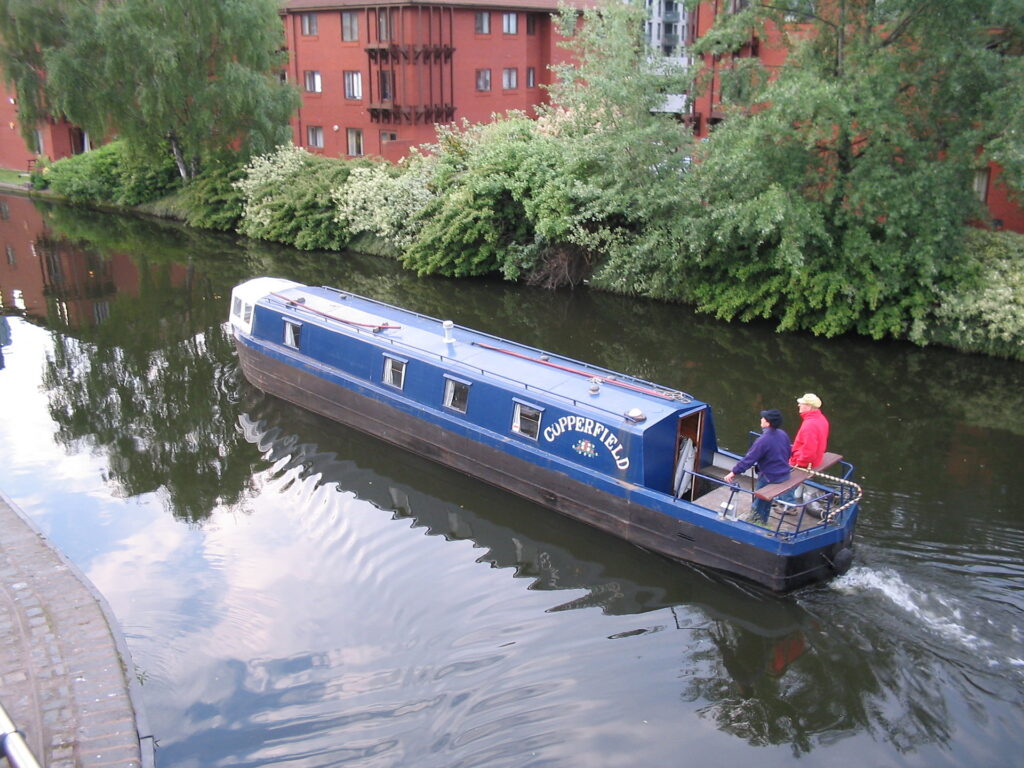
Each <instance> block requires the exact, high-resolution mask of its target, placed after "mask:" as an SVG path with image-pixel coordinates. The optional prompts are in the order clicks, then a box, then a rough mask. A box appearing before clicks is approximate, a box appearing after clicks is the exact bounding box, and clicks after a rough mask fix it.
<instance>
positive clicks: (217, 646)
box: [0, 197, 1024, 768]
mask: <svg viewBox="0 0 1024 768" xmlns="http://www.w3.org/2000/svg"><path fill="white" fill-rule="evenodd" d="M6 200H7V201H8V206H7V207H8V210H9V211H10V217H9V218H8V219H6V220H3V221H0V238H5V239H6V242H5V244H8V245H11V246H12V247H13V250H14V256H13V263H12V261H11V256H10V253H11V252H10V251H8V259H7V263H6V264H0V291H2V295H3V300H4V304H5V309H6V310H8V311H10V312H12V313H13V314H11V315H8V317H7V326H8V327H7V331H8V334H7V335H6V336H0V338H3V339H6V342H9V343H5V345H4V346H3V347H2V351H3V355H4V357H3V361H4V367H3V369H2V370H0V402H2V403H3V404H4V408H3V416H2V417H0V451H2V453H3V456H4V458H5V461H3V462H2V464H0V488H3V490H4V491H5V492H6V493H7V494H8V495H10V496H11V497H12V498H13V499H14V500H15V501H17V502H18V504H19V505H20V506H21V507H22V508H24V509H25V510H26V511H27V512H29V513H30V514H31V515H32V516H33V517H34V519H35V520H36V521H37V523H38V524H39V525H40V526H41V527H42V528H43V529H44V530H45V531H46V532H47V533H48V534H49V535H50V536H51V537H52V539H53V540H54V541H55V542H56V543H57V544H58V545H59V546H61V547H62V548H63V549H64V550H65V551H66V552H67V553H68V555H69V556H70V557H71V558H72V559H73V560H74V561H75V562H76V563H77V564H78V565H79V566H80V567H81V568H82V569H83V571H85V572H86V573H87V574H88V575H89V577H90V578H91V579H92V580H93V581H94V583H95V584H96V585H97V586H98V587H99V589H100V590H101V591H102V592H103V593H104V595H105V596H106V597H107V599H108V600H109V601H110V603H111V605H112V607H113V609H114V611H115V613H116V614H117V616H118V618H119V620H120V622H121V624H122V626H123V628H124V630H125V633H126V635H127V637H128V642H129V646H130V647H131V650H132V653H133V655H134V658H135V662H136V664H137V666H138V667H139V669H140V673H141V675H142V678H143V680H144V685H143V692H144V696H145V701H146V705H147V709H148V714H149V719H150V721H151V724H152V727H153V730H154V732H155V735H156V737H157V739H158V742H159V749H158V752H157V760H158V764H159V765H160V766H176V767H178V766H186V767H187V766H213V765H224V766H259V765H269V764H280V765H289V766H327V765H353V766H360V767H363V766H408V767H409V768H412V767H415V768H420V767H422V766H437V767H438V768H441V767H444V768H448V767H450V766H609V767H612V766H636V765H651V766H662V765H681V764H687V765H689V764H693V765H701V766H717V765H723V766H724V765H730V766H731V765H738V764H746V763H751V764H756V765H758V766H782V765H788V764H790V763H791V762H792V761H793V760H794V759H801V760H806V761H807V762H808V764H812V765H823V764H828V765H864V766H889V765H892V766H905V765H906V766H909V765H929V766H933V765H949V766H960V765H986V766H1000V765H1016V764H1019V755H1018V752H1019V746H1020V745H1021V743H1022V736H1021V733H1022V731H1021V725H1022V720H1021V715H1020V712H1021V705H1022V703H1024V628H1022V626H1021V615H1022V613H1021V609H1022V607H1024V599H1022V594H1024V564H1022V554H1024V531H1022V529H1024V504H1022V502H1021V497H1020V495H1019V492H1020V490H1019V489H1020V487H1021V486H1020V480H1019V478H1020V475H1021V472H1020V469H1019V460H1020V458H1019V457H1020V456H1022V455H1024V386H1022V383H1024V366H1022V365H1021V364H1019V363H1011V362H1004V361H997V360H990V359H986V358H980V357H968V356H963V355H959V354H955V353H952V352H947V351H943V350H930V349H928V350H921V349H917V348H915V347H911V346H907V345H903V344H885V343H872V342H868V341H864V340H859V339H838V340H836V339H833V340H829V341H825V340H820V339H815V338H813V337H808V336H802V335H779V334H776V333H774V332H773V331H772V330H771V328H770V327H768V326H758V325H748V326H730V325H725V324H722V323H719V322H716V321H714V320H711V319H708V318H706V317H700V316H697V315H694V314H693V313H692V312H691V311H690V310H688V309H686V308H683V307H674V306H667V305H661V304H654V303H650V302H640V301H634V300H629V299H623V298H618V297H613V296H605V295H600V294H596V293H589V292H587V291H578V292H576V293H547V292H542V291H534V290H530V289H525V288H521V287H515V286H511V285H507V284H504V283H500V282H493V281H467V282H449V281H442V280H424V279H418V278H416V277H415V276H413V275H410V274H408V273H406V272H402V271H401V270H399V269H398V268H396V267H395V265H394V264H392V263H391V262H388V261H385V260H381V259H375V258H367V257H358V256H352V255H337V254H303V253H298V252H294V251H291V250H289V249H284V248H276V247H274V246H270V245H266V244H253V243H249V242H245V241H237V240H236V239H234V238H230V237H213V236H208V235H203V234H197V233H194V232H188V231H186V230H183V229H180V228H178V227H174V226H167V225H162V224H158V223H153V222H149V221H144V220H139V219H134V218H128V217H118V216H112V215H106V214H97V213H83V212H80V211H75V210H72V209H67V208H49V207H46V208H42V209H41V210H36V209H35V208H34V207H32V206H31V205H30V204H28V203H27V201H24V200H21V199H19V198H15V197H8V198H6ZM262 274H271V275H278V276H282V277H289V278H292V279H296V280H300V281H303V282H308V283H318V284H328V285H335V286H338V287H342V288H345V289H347V290H351V291H355V292H357V293H363V294H366V295H369V296H373V297H375V298H379V299H383V300H385V301H388V302H391V303H394V304H399V305H402V306H405V307H408V308H411V309H414V310H417V311H420V312H425V313H428V314H431V315H435V316H440V317H444V318H451V319H453V320H455V321H456V322H457V323H460V324H462V325H467V326H471V327H476V328H479V329H481V330H484V331H488V332H491V333H495V334H500V335H503V336H509V337H512V338H515V339H517V340H519V341H523V342H525V343H528V344H531V345H533V346H536V347H540V348H544V349H550V350H553V351H557V352H559V353H562V354H567V355H570V356H572V357H575V358H578V359H583V360H587V361H590V362H595V363H598V364H600V365H603V366H606V367H609V368H612V369H619V370H624V371H626V372H628V373H632V374H636V375H639V376H643V377H645V378H648V379H652V380H654V381H658V382H660V383H663V384H666V385H669V386H672V387H678V388H681V389H684V390H686V391H689V392H692V393H694V394H695V395H697V396H698V397H700V398H702V399H705V400H707V401H709V402H711V403H713V404H714V406H715V418H716V422H717V428H718V433H719V439H720V440H721V441H722V442H723V443H724V444H725V445H727V446H730V447H741V446H743V445H745V441H746V434H747V432H748V430H750V429H752V428H754V427H756V421H757V413H758V411H759V410H760V409H761V408H764V407H779V408H782V409H783V411H784V412H785V413H786V414H787V416H788V417H789V426H795V424H796V418H797V417H796V409H795V402H794V401H795V398H796V397H798V396H799V395H801V394H803V393H804V392H806V391H813V392H816V393H818V394H819V395H820V396H821V397H822V399H823V400H824V402H825V406H824V410H825V411H826V413H827V414H828V416H829V418H830V419H831V421H832V441H831V448H832V449H833V450H836V451H839V452H841V453H843V454H844V455H845V456H846V457H848V458H849V459H850V460H851V461H853V462H854V464H855V465H856V467H857V474H858V478H859V480H860V481H861V483H862V484H863V485H864V487H865V489H866V496H865V499H864V502H863V504H862V512H861V518H860V525H859V529H858V556H857V560H856V562H855V565H854V568H853V569H852V570H851V571H850V572H849V573H848V574H847V575H845V576H844V577H842V578H841V579H839V580H837V581H834V582H832V583H830V584H827V585H822V586H819V587H815V588H812V589H808V590H804V591H802V592H799V593H797V594H795V595H791V596H788V597H783V598H780V597H775V596H770V595H766V594H763V593H761V592H758V591H756V590H754V589H752V588H748V587H745V586H742V585H738V584H735V583H732V582H730V581H728V580H726V579H723V578H720V577H717V576H715V575H713V574H708V573H704V572H700V571H698V570H695V569H691V568H687V567H685V566H680V565H677V564H672V563H669V562H667V561H664V560H662V559H660V558H658V557H656V556H653V555H650V554H647V553H644V552H642V551H639V550H637V549H634V548H632V547H630V546H628V545H625V544H623V543H622V542H619V541H617V540H615V539H613V538H610V537H608V536H606V535H604V534H601V533H598V532H596V531H593V530H590V529H588V528H586V527H584V526H581V525H578V524H575V523H573V522H571V521H567V520H564V519H561V518H559V517H557V516H555V515H553V514H552V513H550V512H548V511H546V510H543V509H540V508H537V507H535V506H532V505H530V504H528V503H526V502H523V501H520V500H518V499H516V498H514V497H512V496H509V495H507V494H504V493H502V492H500V491H498V490H495V489H492V488H489V487H487V486H484V485H482V484H480V483H477V482H475V481H473V480H470V479H467V478H465V477H463V476H461V475H459V474H457V473H454V472H452V471H449V470H446V469H444V468H441V467H438V466H435V465H432V464H430V463H429V462H426V461H424V460H421V459H418V458H416V457H413V456H411V455H408V454H405V453H403V452H401V451H398V450H396V449H392V448H389V447H387V446H385V445H383V444H380V443H377V442H375V441H374V440H372V439H369V438H366V437H364V436H362V435H360V434H358V433H353V432H351V431H349V430H347V429H345V428H343V427H341V426H339V425H336V424H333V423H330V422H327V421H325V420H323V419H320V418H318V417H315V416H312V415H310V414H308V413H306V412H303V411H301V410H300V409H297V408H294V407H291V406H287V405H284V404H282V403H280V402H277V401H274V400H272V399H269V398H266V397H264V396H263V395H261V394H260V393H258V392H256V391H255V390H253V389H252V388H251V387H249V386H248V385H247V384H246V383H245V382H244V381H243V380H241V378H240V377H239V375H238V372H237V368H236V362H235V356H234V352H233V349H232V347H231V344H230V343H229V340H228V338H227V336H226V334H225V332H224V329H223V327H222V324H223V322H224V320H225V319H226V315H227V301H226V297H227V295H228V294H229V292H230V289H231V287H232V286H233V285H234V284H235V283H237V282H239V281H240V280H243V279H245V278H247V277H250V276H253V275H262ZM15 310H17V311H15Z"/></svg>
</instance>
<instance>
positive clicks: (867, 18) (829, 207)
mask: <svg viewBox="0 0 1024 768" xmlns="http://www.w3.org/2000/svg"><path fill="white" fill-rule="evenodd" d="M815 5H816V7H815ZM1020 10H1021V0H1006V2H999V3H993V2H991V0H961V1H959V2H956V3H947V2H938V0H885V2H884V3H883V2H875V1H874V0H827V2H820V3H817V4H812V3H806V2H800V3H794V2H790V1H789V0H778V1H777V2H770V1H766V2H760V3H751V4H749V5H748V6H747V7H746V8H745V9H744V10H741V11H740V12H738V13H735V14H732V15H724V16H720V17H719V18H718V19H717V20H716V24H715V28H714V30H713V31H712V33H711V34H709V35H707V36H706V37H705V38H703V39H702V40H701V41H699V43H698V45H697V47H696V49H695V50H696V52H697V53H699V54H714V55H717V56H723V57H724V59H722V63H721V66H722V67H723V69H724V70H725V74H724V75H723V82H722V94H723V99H724V100H726V101H727V102H728V103H727V104H726V106H727V107H731V108H732V115H731V116H730V117H728V118H727V120H726V121H725V122H724V123H723V124H722V125H721V126H720V127H718V128H716V130H715V131H714V133H713V134H712V135H711V137H710V139H709V140H708V141H707V142H706V143H705V144H704V145H703V147H702V151H701V153H700V157H699V163H698V164H697V167H696V170H695V171H694V173H693V174H691V176H690V178H689V182H691V183H690V184H688V185H687V194H688V202H687V207H686V215H685V216H684V217H683V218H682V221H681V227H682V232H683V238H684V240H685V243H686V251H685V256H684V258H681V259H677V260H674V261H672V262H670V263H668V264H665V265H664V266H666V267H667V269H666V270H665V271H664V272H663V273H662V274H660V275H658V276H657V285H656V290H655V293H658V294H661V295H666V296H679V295H680V294H683V293H685V296H686V297H687V298H692V299H695V300H696V301H698V302H699V303H700V304H701V305H702V306H703V307H704V308H705V309H708V310H711V311H713V312H715V313H716V314H718V315H719V316H721V317H734V316H739V317H741V318H744V319H748V318H752V317H758V316H760V317H772V318H776V319H778V320H779V323H780V325H779V327H780V329H786V328H808V329H810V330H812V331H814V332H816V333H824V334H829V335H832V334H837V333H842V332H845V331H848V330H857V331H859V332H861V333H866V334H869V335H871V336H874V337H881V336H884V335H888V334H892V335H895V336H909V337H910V338H912V339H916V340H923V338H924V326H925V324H926V322H927V321H928V320H929V317H930V313H931V311H932V309H933V308H934V306H935V304H936V299H937V296H938V295H939V294H940V293H941V292H942V291H944V290H947V289H949V288H950V287H951V286H952V285H954V284H955V282H956V280H957V279H958V276H959V275H962V274H964V272H965V270H966V261H967V259H966V255H965V253H964V248H963V235H964V232H965V226H966V225H967V224H968V222H970V221H971V220H972V219H974V220H977V219H980V218H981V216H982V209H981V207H980V204H979V201H978V200H977V198H976V197H975V196H974V195H973V192H972V180H973V177H974V175H975V173H976V172H977V171H978V170H979V169H981V168H984V165H985V156H984V155H983V154H982V148H983V147H985V146H988V145H992V146H997V147H1000V148H1001V149H1002V151H1003V152H1004V153H1005V154H1007V155H1009V154H1011V152H1012V150H1011V149H1009V147H1007V146H1006V145H1007V143H1009V144H1010V145H1011V146H1014V147H1016V149H1017V151H1018V152H1019V149H1020V146H1021V137H1020V134H1019V129H1018V130H1017V135H1016V137H1015V138H1014V137H1013V135H1012V131H1013V130H1014V129H1015V127H1016V126H1017V125H1018V124H1017V123H1008V122H1006V118H1005V117H1003V115H1005V114H1006V112H1004V110H1007V111H1008V110H1009V109H1011V107H1012V108H1016V109H1018V110H1019V102H1016V101H1015V102H1012V104H1011V105H1007V104H1001V103H1000V95H1001V94H1004V95H1005V94H1006V93H1007V92H1008V91H1009V90H1011V89H1013V88H1017V89H1019V83H1020V75H1019V72H1020V60H1019V58H1018V57H1014V56H1008V55H1006V51H1005V50H1003V51H1001V50H999V48H998V46H994V45H993V44H992V43H993V30H997V29H998V30H1009V31H1010V34H1011V37H1012V36H1014V35H1016V36H1019V31H1020V29H1021V23H1022V18H1024V17H1022V15H1021V13H1020ZM795 21H800V22H802V23H801V24H800V25H799V27H797V29H799V32H800V34H799V35H792V36H790V35H788V34H787V29H792V28H793V27H794V22H795ZM773 28H774V30H781V32H782V42H783V44H784V45H786V46H787V47H788V48H789V54H788V58H787V59H786V62H785V64H784V65H783V66H782V67H780V68H779V69H778V70H777V71H776V72H775V73H774V75H773V76H769V75H768V73H766V72H764V71H763V70H761V68H759V67H758V66H757V64H758V62H757V61H756V60H746V61H743V62H742V64H743V66H734V67H732V69H731V71H730V70H729V68H728V62H729V55H728V54H729V53H730V52H732V51H735V50H738V47H739V46H740V45H741V44H743V43H744V42H746V41H748V40H749V39H750V36H751V33H752V32H754V33H757V34H758V35H759V37H760V38H761V39H762V40H770V39H771V35H772V32H773ZM1013 30H1016V32H1013ZM1017 39H1019V37H1018V38H1017ZM698 82H699V80H698ZM684 272H685V273H686V275H687V276H688V277H689V283H688V285H689V286H690V287H689V288H687V289H680V288H679V284H680V283H681V282H682V281H683V274H684Z"/></svg>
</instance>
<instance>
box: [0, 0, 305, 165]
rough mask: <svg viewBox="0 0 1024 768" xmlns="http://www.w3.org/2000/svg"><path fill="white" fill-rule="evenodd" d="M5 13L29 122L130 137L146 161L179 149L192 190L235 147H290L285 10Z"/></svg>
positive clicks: (176, 5) (12, 5) (68, 1)
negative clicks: (205, 168)
mask: <svg viewBox="0 0 1024 768" xmlns="http://www.w3.org/2000/svg"><path fill="white" fill-rule="evenodd" d="M0 3H3V4H4V8H3V9H2V10H3V11H5V12H6V14H7V15H6V16H5V17H4V22H3V23H4V27H3V28H2V29H0V32H2V33H3V35H4V61H5V71H7V72H8V78H9V79H12V80H14V82H15V85H16V87H17V88H18V89H19V96H20V97H22V98H23V99H25V100H26V101H28V102H32V100H35V101H34V103H35V105H36V107H35V108H34V109H32V110H29V111H24V110H23V113H22V114H23V120H26V121H27V120H35V119H38V117H39V116H40V114H41V112H42V111H45V112H48V113H49V114H51V115H54V116H66V117H67V118H68V119H69V120H71V121H72V122H74V123H76V124H78V125H80V126H82V127H83V128H85V129H86V130H88V131H89V132H90V133H93V134H95V135H97V136H104V137H106V136H112V135H120V136H121V137H123V138H124V139H126V140H127V142H128V144H129V145H130V147H131V148H132V149H133V150H134V151H136V152H139V153H141V154H149V155H152V154H156V153H158V152H164V151H167V147H169V148H170V151H171V153H172V154H173V156H174V160H175V163H176V164H177V166H178V171H179V173H180V174H181V176H182V178H184V179H186V180H190V179H192V178H194V177H195V176H196V174H197V173H198V171H199V168H200V165H201V163H202V161H203V159H204V158H206V157H208V156H210V155H211V154H212V153H215V152H217V151H219V150H222V149H224V148H226V147H237V148H240V149H241V150H242V151H243V152H244V153H252V152H262V151H268V150H270V149H272V148H273V147H274V146H276V145H278V144H280V143H283V142H284V141H287V139H288V137H289V128H288V120H289V117H290V115H291V113H292V112H293V111H294V109H295V108H296V107H297V106H298V94H297V92H296V91H295V90H294V88H292V87H291V86H287V85H284V84H282V83H281V82H280V81H279V80H278V78H277V71H278V70H279V69H280V68H281V66H282V65H283V56H284V54H283V53H282V44H283V30H282V27H281V22H280V19H279V18H278V15H277V3H276V2H274V0H222V1H221V2H204V1H203V0H179V1H178V2H173V3H169V2H164V0H123V1H122V2H118V3H101V2H95V1H94V2H86V1H85V0H78V1H76V0H45V2H44V3H43V4H42V5H40V6H39V7H36V4H35V3H30V2H25V1H23V0H0ZM49 24H53V25H54V29H53V30H50V29H49V28H48V26H47V25H49ZM9 34H10V38H9V37H8V35H9ZM26 54H27V58H26V59H25V62H24V63H23V64H20V65H17V66H15V67H14V68H13V70H12V69H8V68H7V66H6V62H8V61H12V60H16V59H19V58H20V57H22V56H23V55H26ZM44 72H45V75H43V73H44ZM43 80H45V87H44V88H43V89H42V91H41V89H40V88H39V86H40V83H41V82H43ZM40 93H42V95H40ZM23 103H25V102H23ZM32 125H33V126H34V122H33V123H32ZM22 127H23V130H28V129H26V126H25V125H23V126H22Z"/></svg>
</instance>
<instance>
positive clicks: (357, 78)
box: [345, 71, 363, 99]
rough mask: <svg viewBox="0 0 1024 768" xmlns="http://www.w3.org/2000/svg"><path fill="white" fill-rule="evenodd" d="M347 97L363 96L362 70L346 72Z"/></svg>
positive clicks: (358, 97)
mask: <svg viewBox="0 0 1024 768" xmlns="http://www.w3.org/2000/svg"><path fill="white" fill-rule="evenodd" d="M345 98H346V99H361V98H363V73H362V72H352V71H348V72H345Z"/></svg>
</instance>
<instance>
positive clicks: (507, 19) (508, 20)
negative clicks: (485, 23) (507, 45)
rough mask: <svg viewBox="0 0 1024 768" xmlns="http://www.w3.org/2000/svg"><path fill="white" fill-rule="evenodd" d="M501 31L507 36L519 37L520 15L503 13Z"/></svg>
mask: <svg viewBox="0 0 1024 768" xmlns="http://www.w3.org/2000/svg"><path fill="white" fill-rule="evenodd" d="M501 31H502V33H503V34H506V35H518V34H519V14H518V13H503V14H501Z"/></svg>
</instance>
